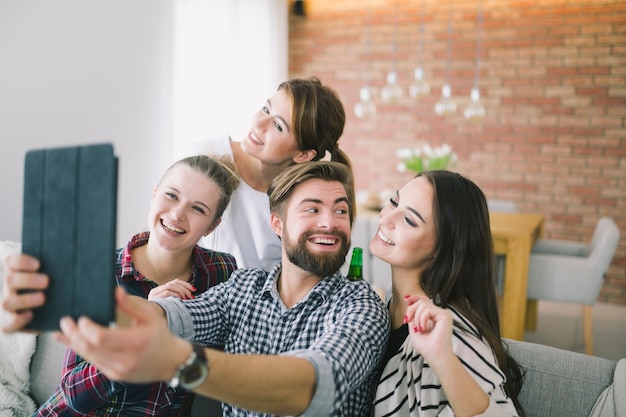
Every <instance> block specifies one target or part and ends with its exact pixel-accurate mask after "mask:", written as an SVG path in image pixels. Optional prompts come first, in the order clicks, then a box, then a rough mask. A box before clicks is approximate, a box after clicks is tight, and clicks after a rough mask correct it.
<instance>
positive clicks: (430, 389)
mask: <svg viewBox="0 0 626 417" xmlns="http://www.w3.org/2000/svg"><path fill="white" fill-rule="evenodd" d="M369 247H370V250H371V252H372V254H373V255H375V256H377V257H378V258H380V259H382V260H384V261H385V262H387V263H389V264H390V265H391V273H392V295H391V299H390V301H389V310H390V313H391V320H392V335H391V339H390V342H389V346H388V348H387V353H386V355H385V359H384V364H383V367H384V369H383V370H382V374H381V377H380V379H379V383H378V387H377V390H376V397H375V400H374V414H375V415H376V416H476V415H484V416H517V415H523V413H522V410H521V407H520V405H519V402H518V400H517V394H518V393H519V390H520V388H521V371H520V368H519V367H518V365H517V363H516V362H515V361H514V360H513V359H512V358H511V357H510V356H509V355H508V353H507V351H506V349H505V347H504V346H503V343H502V341H501V339H500V330H499V318H498V305H497V301H496V293H495V283H494V273H493V242H492V238H491V231H490V226H489V213H488V210H487V203H486V200H485V196H484V194H483V193H482V191H481V190H480V189H479V188H478V186H476V184H474V183H473V182H472V181H470V180H468V179H467V178H465V177H463V176H462V175H460V174H457V173H453V172H450V171H430V172H424V173H422V174H420V175H418V176H417V177H416V178H414V179H412V180H411V181H409V182H408V183H407V184H406V185H405V186H404V187H403V188H401V189H400V190H399V191H398V192H397V193H396V196H395V197H393V198H391V200H390V204H388V205H387V206H386V207H385V208H383V210H382V211H381V213H380V225H379V229H378V232H377V234H376V236H375V237H374V239H373V240H372V241H371V242H370V246H369ZM516 409H517V410H516Z"/></svg>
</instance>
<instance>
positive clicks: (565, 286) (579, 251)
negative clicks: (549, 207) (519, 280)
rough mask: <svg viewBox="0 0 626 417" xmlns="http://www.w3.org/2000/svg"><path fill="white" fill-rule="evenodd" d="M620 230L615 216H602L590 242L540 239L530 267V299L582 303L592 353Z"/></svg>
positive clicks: (584, 326) (589, 347) (588, 345)
mask: <svg viewBox="0 0 626 417" xmlns="http://www.w3.org/2000/svg"><path fill="white" fill-rule="evenodd" d="M619 238H620V233H619V229H618V228H617V225H616V224H615V222H614V221H613V219H611V218H608V217H602V218H601V219H600V220H599V221H598V223H597V224H596V227H595V230H594V232H593V237H592V238H591V241H590V242H589V243H582V242H570V241H562V240H547V239H540V240H539V241H537V243H536V244H535V246H534V247H533V250H532V253H531V255H530V265H529V269H528V299H529V300H552V301H562V302H568V303H578V304H582V305H583V316H582V317H583V334H584V343H585V352H586V353H587V354H590V355H592V354H593V320H592V318H593V316H592V307H593V305H594V304H595V302H596V300H597V298H598V295H599V294H600V289H601V288H602V282H603V278H604V276H605V275H606V272H607V270H608V268H609V266H610V264H611V261H612V259H613V255H614V254H615V250H616V248H617V243H618V242H619Z"/></svg>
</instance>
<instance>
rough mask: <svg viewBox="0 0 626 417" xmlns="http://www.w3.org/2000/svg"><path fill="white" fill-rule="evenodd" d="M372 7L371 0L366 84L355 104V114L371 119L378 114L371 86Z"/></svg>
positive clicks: (366, 47) (367, 33)
mask: <svg viewBox="0 0 626 417" xmlns="http://www.w3.org/2000/svg"><path fill="white" fill-rule="evenodd" d="M371 14H372V7H371V0H370V1H369V3H368V12H367V26H366V28H365V60H366V61H367V71H366V75H365V85H364V86H363V87H361V90H360V91H359V99H360V100H359V102H357V103H356V104H355V105H354V114H356V117H358V118H359V119H369V118H372V117H374V116H375V115H376V104H374V101H373V100H372V91H371V89H370V87H369V83H368V81H369V74H370V71H371V48H372V45H371V38H370V31H371V27H372V20H371V19H372V17H371Z"/></svg>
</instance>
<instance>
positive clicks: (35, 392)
mask: <svg viewBox="0 0 626 417" xmlns="http://www.w3.org/2000/svg"><path fill="white" fill-rule="evenodd" d="M64 352H65V345H63V344H61V343H59V342H57V341H56V340H54V338H53V336H52V333H49V332H48V333H41V334H40V335H39V336H37V350H36V351H35V354H34V355H33V359H32V361H31V364H30V373H31V376H32V377H31V382H30V383H31V386H30V389H31V396H32V397H33V399H34V400H35V402H36V403H37V405H38V406H39V405H41V404H42V403H44V402H45V401H47V400H48V398H49V397H50V396H51V395H52V393H53V392H54V390H55V389H56V387H57V385H59V382H61V372H62V371H63V355H64Z"/></svg>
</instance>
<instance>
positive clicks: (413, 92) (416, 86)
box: [409, 0, 430, 99]
mask: <svg viewBox="0 0 626 417" xmlns="http://www.w3.org/2000/svg"><path fill="white" fill-rule="evenodd" d="M424 3H425V0H422V5H421V10H420V27H419V40H418V50H417V67H415V70H414V71H413V78H414V79H413V82H412V83H411V85H409V95H410V96H411V97H412V98H417V99H420V98H422V97H425V96H427V95H428V94H430V85H429V84H428V81H426V80H425V79H424V67H423V66H422V63H423V62H424Z"/></svg>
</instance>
